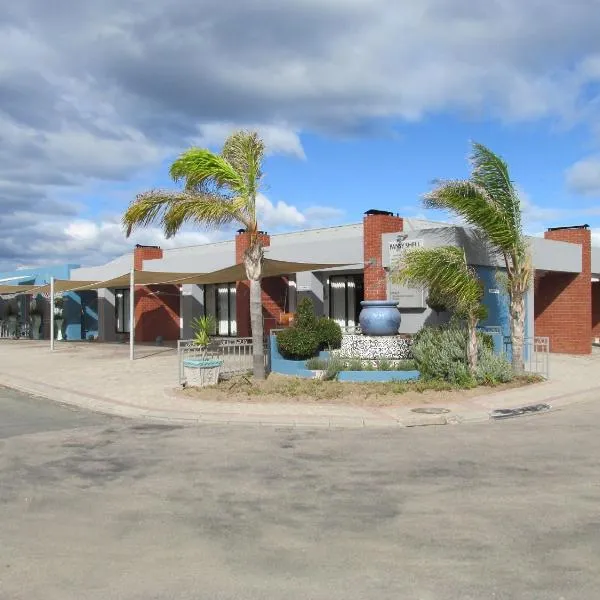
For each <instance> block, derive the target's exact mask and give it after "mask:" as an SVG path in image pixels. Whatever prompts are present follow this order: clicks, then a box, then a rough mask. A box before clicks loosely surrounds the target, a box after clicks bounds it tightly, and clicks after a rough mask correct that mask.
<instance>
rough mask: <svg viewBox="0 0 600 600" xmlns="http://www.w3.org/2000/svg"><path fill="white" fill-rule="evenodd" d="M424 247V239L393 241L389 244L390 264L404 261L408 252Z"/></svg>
mask: <svg viewBox="0 0 600 600" xmlns="http://www.w3.org/2000/svg"><path fill="white" fill-rule="evenodd" d="M422 247H423V238H417V239H414V240H393V241H391V242H390V243H389V250H390V264H393V263H397V262H398V261H400V260H401V259H402V257H403V256H404V253H405V252H406V251H407V250H413V249H415V248H422Z"/></svg>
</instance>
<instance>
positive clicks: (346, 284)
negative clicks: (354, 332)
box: [329, 275, 364, 327]
mask: <svg viewBox="0 0 600 600" xmlns="http://www.w3.org/2000/svg"><path fill="white" fill-rule="evenodd" d="M363 297H364V295H363V277H362V275H335V276H333V277H330V278H329V317H330V318H331V319H333V320H334V321H335V322H336V323H338V324H339V325H340V327H355V326H357V325H358V315H359V313H360V308H361V307H360V303H361V301H362V300H363Z"/></svg>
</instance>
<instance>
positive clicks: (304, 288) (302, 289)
mask: <svg viewBox="0 0 600 600" xmlns="http://www.w3.org/2000/svg"><path fill="white" fill-rule="evenodd" d="M310 290H311V287H310V285H297V286H296V291H297V292H310Z"/></svg>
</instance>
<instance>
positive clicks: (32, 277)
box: [0, 264, 98, 340]
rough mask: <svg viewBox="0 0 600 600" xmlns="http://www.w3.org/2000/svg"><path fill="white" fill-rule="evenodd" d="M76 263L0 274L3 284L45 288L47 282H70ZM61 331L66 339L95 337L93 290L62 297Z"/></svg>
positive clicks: (96, 301) (95, 293)
mask: <svg viewBox="0 0 600 600" xmlns="http://www.w3.org/2000/svg"><path fill="white" fill-rule="evenodd" d="M77 268H79V265H75V264H63V265H49V266H41V267H33V268H31V269H21V270H18V271H8V272H4V273H0V279H3V280H4V281H3V282H2V283H4V284H6V285H18V284H32V285H44V284H48V283H50V279H51V278H52V277H54V278H55V279H70V275H71V270H72V269H77ZM64 298H65V304H64V330H65V337H66V339H68V340H81V339H86V338H87V337H88V336H90V335H93V336H94V337H97V335H98V294H97V292H96V291H87V292H67V293H66V294H65V295H64Z"/></svg>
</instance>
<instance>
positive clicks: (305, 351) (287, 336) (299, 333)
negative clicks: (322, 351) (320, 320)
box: [277, 327, 319, 360]
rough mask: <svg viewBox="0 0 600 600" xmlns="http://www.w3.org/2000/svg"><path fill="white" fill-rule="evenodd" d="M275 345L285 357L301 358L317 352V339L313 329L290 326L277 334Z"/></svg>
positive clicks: (309, 356)
mask: <svg viewBox="0 0 600 600" xmlns="http://www.w3.org/2000/svg"><path fill="white" fill-rule="evenodd" d="M277 345H278V347H279V351H280V352H281V354H282V355H283V356H284V357H285V358H290V359H294V360H302V359H305V358H311V357H312V356H314V355H315V354H316V353H317V350H318V349H319V340H318V338H317V335H316V333H315V332H314V331H311V330H309V329H301V328H300V327H290V328H289V329H284V330H283V331H280V332H279V333H278V334H277Z"/></svg>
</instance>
